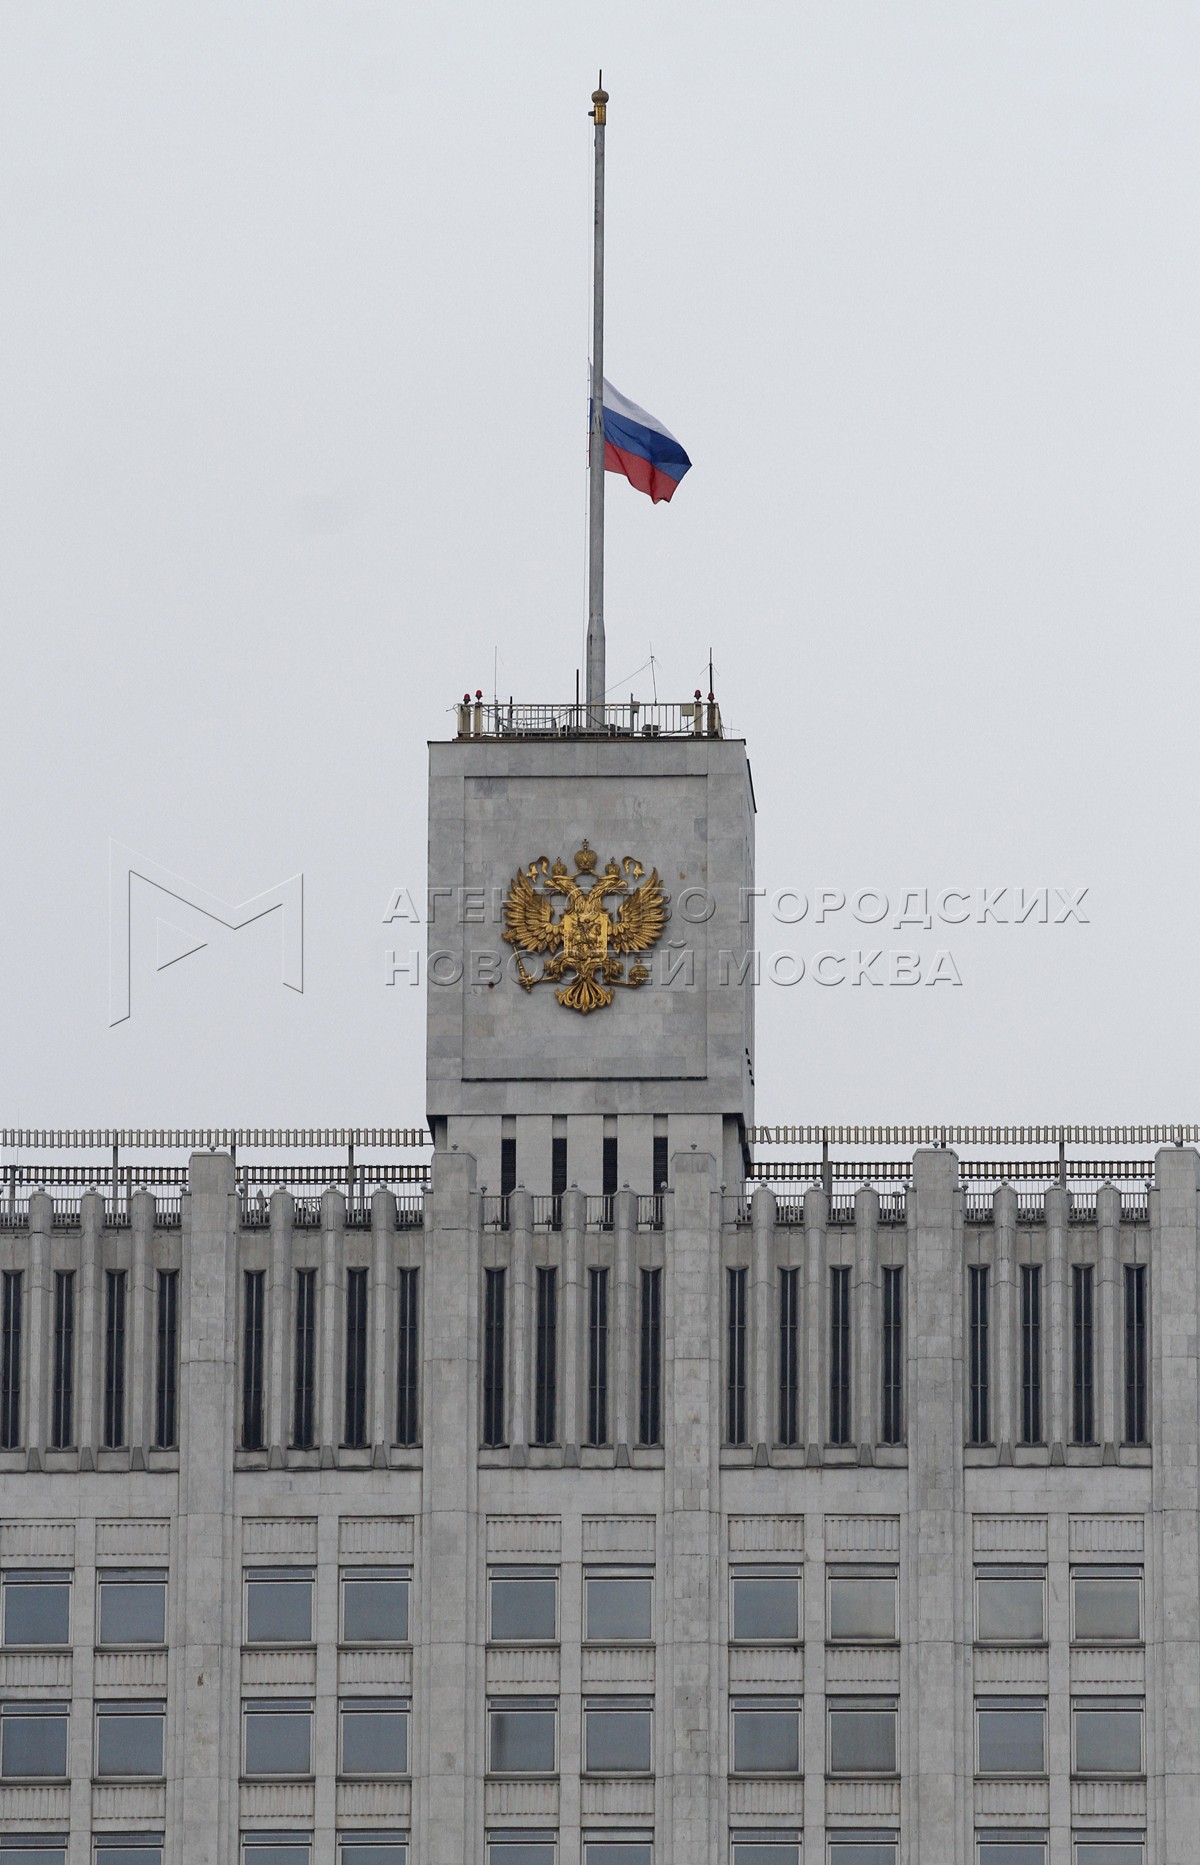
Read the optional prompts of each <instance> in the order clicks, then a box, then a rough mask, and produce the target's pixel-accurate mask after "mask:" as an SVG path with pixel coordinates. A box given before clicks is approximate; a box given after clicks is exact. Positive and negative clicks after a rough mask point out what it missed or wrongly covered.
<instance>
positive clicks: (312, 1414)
mask: <svg viewBox="0 0 1200 1865" xmlns="http://www.w3.org/2000/svg"><path fill="white" fill-rule="evenodd" d="M295 1330H296V1348H295V1358H294V1362H293V1368H292V1443H293V1445H294V1446H295V1448H296V1449H297V1450H298V1451H310V1450H311V1449H312V1448H313V1444H314V1443H315V1441H316V1397H317V1381H316V1361H317V1272H316V1270H315V1269H298V1270H297V1271H296V1318H295Z"/></svg>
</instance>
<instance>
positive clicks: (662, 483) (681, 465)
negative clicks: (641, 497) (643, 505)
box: [589, 377, 692, 505]
mask: <svg viewBox="0 0 1200 1865" xmlns="http://www.w3.org/2000/svg"><path fill="white" fill-rule="evenodd" d="M589 413H590V410H589ZM691 464H692V463H691V461H690V460H689V459H688V457H687V454H686V453H685V452H684V451H683V448H682V447H681V446H680V444H679V442H678V441H677V440H676V438H675V436H674V434H672V433H671V432H670V431H669V430H668V429H667V428H665V427H664V426H663V424H662V422H661V421H656V420H655V418H654V416H653V415H652V414H647V413H646V410H645V409H644V408H639V407H638V405H637V403H636V402H632V401H626V399H625V397H624V396H623V395H622V394H621V392H620V390H619V389H615V388H614V387H613V385H612V383H611V382H610V381H609V380H608V378H607V377H606V378H605V381H604V470H605V472H606V473H624V475H625V477H626V479H627V480H628V481H629V483H630V485H631V486H636V487H637V489H638V491H639V492H648V493H649V494H650V497H651V498H652V499H653V501H654V503H655V504H656V505H657V504H658V501H659V500H660V499H669V498H670V496H671V494H672V493H673V492H674V490H675V488H676V486H677V485H678V484H679V482H680V480H681V479H682V478H683V475H684V474H685V473H686V472H687V470H688V468H689V466H690V465H691Z"/></svg>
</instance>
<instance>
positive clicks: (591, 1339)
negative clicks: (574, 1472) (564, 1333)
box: [587, 1269, 608, 1444]
mask: <svg viewBox="0 0 1200 1865" xmlns="http://www.w3.org/2000/svg"><path fill="white" fill-rule="evenodd" d="M587 1441H588V1443H589V1444H607V1443H608V1271H607V1269H589V1270H588V1415H587Z"/></svg>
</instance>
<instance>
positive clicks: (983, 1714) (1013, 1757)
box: [975, 1697, 1046, 1775]
mask: <svg viewBox="0 0 1200 1865" xmlns="http://www.w3.org/2000/svg"><path fill="white" fill-rule="evenodd" d="M975 1770H976V1773H977V1774H1009V1775H1029V1774H1045V1772H1046V1705H1045V1702H1044V1701H1043V1700H1041V1699H1039V1698H1037V1697H980V1698H978V1699H977V1701H976V1704H975Z"/></svg>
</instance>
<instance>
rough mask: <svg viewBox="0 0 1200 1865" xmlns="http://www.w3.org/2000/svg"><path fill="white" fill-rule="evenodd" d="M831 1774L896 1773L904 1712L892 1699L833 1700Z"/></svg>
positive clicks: (830, 1734)
mask: <svg viewBox="0 0 1200 1865" xmlns="http://www.w3.org/2000/svg"><path fill="white" fill-rule="evenodd" d="M828 1708H829V1772H830V1774H856V1775H863V1774H895V1772H896V1769H897V1766H898V1763H897V1755H898V1753H899V1743H898V1741H897V1735H898V1731H899V1723H900V1711H899V1708H898V1706H897V1704H896V1701H895V1699H894V1698H892V1697H831V1698H830V1699H829V1700H828Z"/></svg>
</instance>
